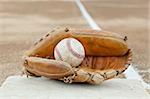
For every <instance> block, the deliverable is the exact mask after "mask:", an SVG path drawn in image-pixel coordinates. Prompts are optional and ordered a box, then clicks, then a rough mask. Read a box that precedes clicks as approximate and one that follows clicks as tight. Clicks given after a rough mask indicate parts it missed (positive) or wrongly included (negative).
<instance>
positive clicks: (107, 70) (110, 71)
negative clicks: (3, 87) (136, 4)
mask: <svg viewBox="0 0 150 99" xmlns="http://www.w3.org/2000/svg"><path fill="white" fill-rule="evenodd" d="M68 37H72V38H75V39H77V40H78V41H80V42H81V43H82V45H83V46H84V48H85V58H84V60H83V62H82V63H81V64H80V65H79V66H77V67H72V66H71V65H70V64H69V63H66V62H63V61H58V60H55V59H54V48H55V46H56V45H57V43H59V42H60V41H61V40H62V39H64V38H68ZM126 40H127V37H126V36H121V35H120V34H116V33H112V32H107V31H99V30H92V29H88V30H76V29H67V28H61V29H56V30H53V31H51V32H49V33H48V34H46V36H44V37H43V38H41V39H40V40H39V41H38V42H36V43H35V45H34V46H33V47H32V48H31V49H29V50H28V51H26V52H25V54H24V56H23V61H24V73H25V74H27V76H35V77H37V76H44V77H48V78H51V79H57V80H62V81H64V82H65V83H72V82H82V83H83V82H86V83H91V84H99V83H101V82H103V81H105V80H108V79H111V78H114V77H116V76H118V75H119V74H122V73H123V72H124V71H125V70H126V69H127V68H128V66H129V65H130V63H131V56H132V53H131V50H130V49H129V48H128V46H127V43H126Z"/></svg>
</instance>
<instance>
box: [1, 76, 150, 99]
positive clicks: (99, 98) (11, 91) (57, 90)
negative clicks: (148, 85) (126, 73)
mask: <svg viewBox="0 0 150 99" xmlns="http://www.w3.org/2000/svg"><path fill="white" fill-rule="evenodd" d="M0 99H150V96H149V94H148V93H147V92H146V91H145V90H144V88H143V86H142V84H141V83H140V81H138V80H127V79H113V80H109V81H106V82H104V83H102V84H100V85H90V84H65V83H63V82H61V81H56V80H49V79H47V78H33V77H29V78H26V77H25V76H22V77H21V76H11V77H9V78H7V80H6V81H5V82H4V84H3V85H2V86H1V87H0Z"/></svg>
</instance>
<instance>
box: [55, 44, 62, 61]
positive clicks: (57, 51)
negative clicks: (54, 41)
mask: <svg viewBox="0 0 150 99" xmlns="http://www.w3.org/2000/svg"><path fill="white" fill-rule="evenodd" d="M55 51H56V54H57V55H58V57H59V59H60V60H63V58H62V56H61V54H60V52H59V50H58V49H57V47H56V48H55Z"/></svg>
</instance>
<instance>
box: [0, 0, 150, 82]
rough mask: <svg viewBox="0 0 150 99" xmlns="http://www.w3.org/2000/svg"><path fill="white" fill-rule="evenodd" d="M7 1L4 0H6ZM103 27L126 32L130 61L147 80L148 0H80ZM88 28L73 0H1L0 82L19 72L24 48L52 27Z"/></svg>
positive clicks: (108, 29)
mask: <svg viewBox="0 0 150 99" xmlns="http://www.w3.org/2000/svg"><path fill="white" fill-rule="evenodd" d="M6 1H7V2H6ZM83 3H84V5H85V7H86V8H87V10H88V11H89V13H90V14H91V15H92V17H93V18H94V20H95V21H96V22H97V23H98V24H99V26H101V27H102V28H103V29H104V30H107V31H113V32H117V33H125V34H126V35H127V36H128V42H129V45H130V46H131V48H132V49H133V52H134V57H133V63H134V64H137V65H136V68H137V70H138V71H139V73H140V74H141V75H142V76H143V78H144V80H145V81H146V82H147V83H150V64H148V44H149V43H148V5H147V4H148V0H126V1H121V0H83ZM58 26H69V27H72V28H89V26H88V24H87V22H86V20H85V19H84V18H83V17H82V15H81V13H80V11H79V9H78V7H77V6H76V4H75V2H74V1H73V0H43V1H42V0H41V1H40V0H34V1H32V2H30V0H27V1H25V0H21V1H20V0H0V84H2V82H3V81H4V80H5V78H6V77H8V76H9V75H15V74H19V72H20V71H21V69H22V62H21V57H22V54H23V52H24V51H25V50H26V49H28V48H29V47H30V46H32V45H33V42H35V40H37V39H39V38H40V37H41V36H43V35H44V34H45V33H46V32H48V31H49V30H51V29H52V28H54V27H58Z"/></svg>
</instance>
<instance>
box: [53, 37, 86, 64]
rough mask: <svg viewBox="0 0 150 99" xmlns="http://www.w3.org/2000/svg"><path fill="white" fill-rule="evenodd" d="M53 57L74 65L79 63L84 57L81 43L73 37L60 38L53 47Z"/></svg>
mask: <svg viewBox="0 0 150 99" xmlns="http://www.w3.org/2000/svg"><path fill="white" fill-rule="evenodd" d="M54 57H55V59H56V60H61V61H65V62H67V63H69V64H70V65H71V66H73V67H76V66H79V65H80V64H81V62H82V61H83V59H84V58H85V50H84V47H83V45H82V44H81V43H80V42H79V41H78V40H76V39H74V38H65V39H63V40H61V41H60V42H59V43H58V44H57V45H56V47H55V49H54Z"/></svg>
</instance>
